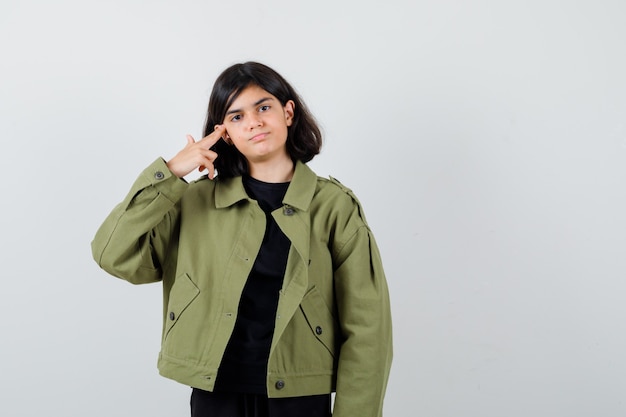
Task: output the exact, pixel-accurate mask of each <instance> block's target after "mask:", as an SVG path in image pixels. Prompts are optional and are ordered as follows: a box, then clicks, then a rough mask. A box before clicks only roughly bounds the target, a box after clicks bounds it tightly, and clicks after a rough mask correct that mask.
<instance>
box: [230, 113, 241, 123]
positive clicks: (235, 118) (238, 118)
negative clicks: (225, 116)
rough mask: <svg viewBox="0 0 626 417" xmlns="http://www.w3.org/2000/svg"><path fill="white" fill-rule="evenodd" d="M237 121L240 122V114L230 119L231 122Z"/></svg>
mask: <svg viewBox="0 0 626 417" xmlns="http://www.w3.org/2000/svg"><path fill="white" fill-rule="evenodd" d="M239 120H241V115H240V114H236V115H234V116H233V117H231V118H230V121H231V122H238V121H239Z"/></svg>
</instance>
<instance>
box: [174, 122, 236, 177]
mask: <svg viewBox="0 0 626 417" xmlns="http://www.w3.org/2000/svg"><path fill="white" fill-rule="evenodd" d="M225 134H226V128H225V127H224V125H217V126H215V130H214V131H213V132H211V133H210V134H209V135H208V136H205V137H203V138H202V139H200V140H199V141H197V142H196V141H195V139H194V138H193V137H192V136H191V135H187V145H185V147H184V148H183V149H182V150H181V151H180V152H178V153H177V154H176V156H174V157H173V158H172V159H170V160H169V161H168V162H167V167H168V168H169V169H170V171H172V173H173V174H174V175H176V176H177V177H179V178H182V177H184V176H185V175H187V174H189V173H190V172H191V171H193V170H194V169H196V168H198V170H199V171H200V172H202V171H204V170H205V169H208V170H209V178H210V179H213V178H215V167H214V166H213V162H215V160H216V159H217V156H218V155H217V153H215V152H213V151H212V150H210V148H211V146H213V145H215V144H216V143H217V141H219V140H220V138H221V137H222V136H224V135H225Z"/></svg>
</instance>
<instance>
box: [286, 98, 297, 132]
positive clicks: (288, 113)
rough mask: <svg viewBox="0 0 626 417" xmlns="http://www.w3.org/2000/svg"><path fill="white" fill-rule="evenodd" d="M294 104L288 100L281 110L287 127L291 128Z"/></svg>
mask: <svg viewBox="0 0 626 417" xmlns="http://www.w3.org/2000/svg"><path fill="white" fill-rule="evenodd" d="M295 109H296V103H294V102H293V100H289V101H287V102H286V103H285V106H284V107H283V110H284V111H285V122H287V126H291V124H292V123H293V115H294V114H295Z"/></svg>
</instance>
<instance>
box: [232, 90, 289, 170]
mask: <svg viewBox="0 0 626 417" xmlns="http://www.w3.org/2000/svg"><path fill="white" fill-rule="evenodd" d="M294 106H295V105H294V102H293V101H292V100H289V101H288V102H287V103H286V104H285V105H284V106H283V105H282V104H281V103H280V101H279V100H278V99H277V98H276V97H274V96H273V95H271V94H270V93H268V92H267V91H265V90H264V89H262V88H261V87H259V86H256V85H251V86H249V87H246V88H245V89H244V90H243V91H242V92H241V93H240V94H239V96H238V97H237V98H236V99H235V100H234V101H233V103H232V104H231V105H230V107H229V108H228V110H227V111H226V117H225V118H224V126H225V127H226V137H225V139H226V141H227V142H229V143H231V144H233V145H235V146H236V147H237V149H238V150H239V152H241V153H242V154H243V156H245V157H246V159H247V160H248V163H250V164H255V163H259V162H271V161H278V160H281V159H284V158H289V159H290V157H289V154H288V153H287V148H286V143H287V128H288V127H289V126H291V124H292V122H293V115H294Z"/></svg>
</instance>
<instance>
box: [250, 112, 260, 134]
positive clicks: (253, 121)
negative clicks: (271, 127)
mask: <svg viewBox="0 0 626 417" xmlns="http://www.w3.org/2000/svg"><path fill="white" fill-rule="evenodd" d="M262 125H263V119H262V118H261V116H260V115H259V114H258V113H256V112H255V113H252V114H251V115H250V116H249V117H248V128H249V129H250V130H252V129H254V128H256V127H259V126H262Z"/></svg>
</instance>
